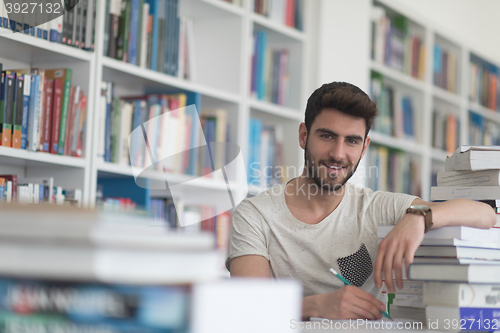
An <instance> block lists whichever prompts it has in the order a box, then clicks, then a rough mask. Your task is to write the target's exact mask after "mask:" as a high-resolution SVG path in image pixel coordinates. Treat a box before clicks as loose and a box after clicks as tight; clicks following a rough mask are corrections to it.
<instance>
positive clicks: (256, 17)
mask: <svg viewBox="0 0 500 333" xmlns="http://www.w3.org/2000/svg"><path fill="white" fill-rule="evenodd" d="M250 18H251V19H252V22H253V23H254V24H257V25H259V26H261V27H262V28H265V29H268V30H271V31H274V32H277V33H279V34H282V35H284V36H286V37H288V38H291V39H294V40H296V41H300V42H303V41H304V40H305V39H306V37H305V34H304V33H303V32H302V31H300V30H297V29H295V28H291V27H289V26H286V25H284V24H279V23H277V22H274V21H271V20H270V19H268V18H267V17H265V16H262V15H260V14H256V13H251V15H250Z"/></svg>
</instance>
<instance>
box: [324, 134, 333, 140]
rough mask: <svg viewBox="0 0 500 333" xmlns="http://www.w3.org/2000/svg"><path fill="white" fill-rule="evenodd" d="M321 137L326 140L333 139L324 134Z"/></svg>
mask: <svg viewBox="0 0 500 333" xmlns="http://www.w3.org/2000/svg"><path fill="white" fill-rule="evenodd" d="M321 137H323V138H325V139H331V137H332V136H331V135H330V134H323V135H321Z"/></svg>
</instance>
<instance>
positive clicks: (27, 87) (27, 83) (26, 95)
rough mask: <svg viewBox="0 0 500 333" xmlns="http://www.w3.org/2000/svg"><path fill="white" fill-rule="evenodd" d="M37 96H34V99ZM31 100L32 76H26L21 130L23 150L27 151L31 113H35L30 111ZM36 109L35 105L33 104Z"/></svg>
mask: <svg viewBox="0 0 500 333" xmlns="http://www.w3.org/2000/svg"><path fill="white" fill-rule="evenodd" d="M34 97H35V96H33V99H34ZM30 98H31V75H29V74H25V75H24V92H23V118H22V129H21V149H26V145H27V140H28V117H29V113H30V111H31V112H35V111H34V110H30ZM32 107H34V104H32Z"/></svg>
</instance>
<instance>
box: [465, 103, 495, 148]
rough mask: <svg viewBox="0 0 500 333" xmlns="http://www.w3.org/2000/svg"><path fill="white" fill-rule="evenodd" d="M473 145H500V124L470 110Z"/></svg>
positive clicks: (470, 140)
mask: <svg viewBox="0 0 500 333" xmlns="http://www.w3.org/2000/svg"><path fill="white" fill-rule="evenodd" d="M469 126H470V129H469V142H470V144H471V145H489V146H491V145H496V146H498V145H500V126H499V125H498V124H496V123H495V122H493V121H491V120H488V119H487V118H485V117H483V116H482V115H480V114H477V113H474V112H473V111H470V112H469Z"/></svg>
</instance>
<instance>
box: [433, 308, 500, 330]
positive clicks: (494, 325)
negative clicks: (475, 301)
mask: <svg viewBox="0 0 500 333" xmlns="http://www.w3.org/2000/svg"><path fill="white" fill-rule="evenodd" d="M425 312H426V316H427V319H428V321H429V324H433V323H434V325H435V326H431V327H433V328H435V329H436V328H439V329H443V328H444V329H445V330H450V329H453V331H475V332H496V331H498V330H500V307H496V308H494V307H490V308H472V307H445V306H432V305H430V306H428V307H426V310H425Z"/></svg>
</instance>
